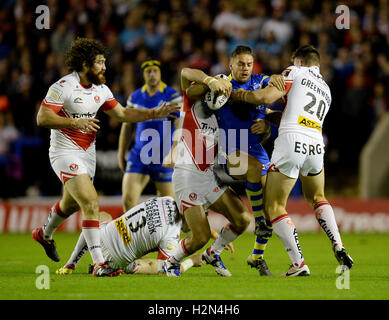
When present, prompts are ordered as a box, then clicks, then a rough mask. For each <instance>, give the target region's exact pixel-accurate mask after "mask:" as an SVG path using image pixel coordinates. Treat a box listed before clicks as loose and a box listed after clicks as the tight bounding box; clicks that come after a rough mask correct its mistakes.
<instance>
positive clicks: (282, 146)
mask: <svg viewBox="0 0 389 320" xmlns="http://www.w3.org/2000/svg"><path fill="white" fill-rule="evenodd" d="M291 60H292V63H293V65H292V66H290V67H288V68H286V69H285V70H284V71H283V73H282V74H283V76H284V78H285V82H286V90H285V91H284V92H278V94H277V91H278V90H277V89H276V88H269V90H272V93H273V94H275V96H277V95H278V97H282V96H283V95H285V94H287V96H286V100H287V103H286V106H285V109H284V112H283V115H282V118H281V122H280V126H279V135H278V137H277V139H276V140H275V143H274V150H273V153H272V157H271V161H270V162H271V164H270V168H269V172H268V177H267V182H266V186H265V199H264V200H265V201H264V205H265V212H266V213H267V214H268V215H269V217H270V219H271V223H272V225H273V228H274V231H275V232H276V234H277V235H278V237H279V238H280V239H281V241H282V243H283V244H284V247H285V249H286V251H287V252H288V254H289V257H290V260H291V261H292V265H291V267H290V268H289V269H288V270H287V271H286V272H285V273H284V274H283V275H284V276H289V277H290V276H308V275H310V271H309V268H308V266H307V265H306V263H305V260H304V257H303V254H302V250H301V247H300V244H299V240H298V234H297V230H296V227H295V225H294V224H293V221H292V219H291V218H290V217H289V216H288V214H287V212H286V203H287V200H288V197H289V194H290V192H291V190H292V188H293V186H294V184H295V183H296V180H297V178H298V177H300V180H301V183H302V189H303V194H304V197H305V199H306V200H307V201H308V202H309V204H310V205H312V207H313V209H314V211H315V214H316V219H317V221H318V223H319V224H320V226H321V227H322V229H323V230H324V231H325V233H326V235H327V236H328V238H329V239H330V241H331V245H332V249H333V252H334V254H335V257H336V259H337V260H338V262H339V263H340V264H341V265H343V266H346V267H347V268H349V269H350V268H351V267H352V266H353V263H354V262H353V260H352V258H351V257H350V255H349V254H348V252H347V251H346V249H345V248H344V246H343V242H342V239H341V236H340V233H339V230H338V226H337V224H336V220H335V215H334V211H333V209H332V206H331V205H330V203H329V202H328V200H327V199H326V197H325V193H324V180H325V179H324V162H323V159H324V152H325V150H324V143H323V136H322V127H323V122H324V119H325V117H326V115H327V113H328V111H329V108H330V105H331V91H330V88H329V87H328V85H327V83H326V82H325V81H324V79H323V76H322V75H321V74H320V55H319V52H318V51H317V50H316V49H315V48H314V47H313V46H311V45H305V46H302V47H299V48H298V49H297V50H296V51H295V52H294V53H293V55H292V59H291ZM240 94H242V96H241V98H242V99H243V100H244V101H246V102H249V103H255V102H256V101H258V100H259V99H261V95H263V94H264V92H260V90H259V91H257V92H245V93H240Z"/></svg>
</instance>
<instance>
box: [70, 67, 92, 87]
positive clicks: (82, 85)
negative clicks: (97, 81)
mask: <svg viewBox="0 0 389 320" xmlns="http://www.w3.org/2000/svg"><path fill="white" fill-rule="evenodd" d="M73 75H74V76H75V77H76V79H77V81H78V83H79V84H80V85H81V87H83V88H84V89H90V88H92V86H93V84H92V83H91V84H90V85H89V86H87V85H85V84H82V83H81V82H80V76H79V75H78V73H77V71H73Z"/></svg>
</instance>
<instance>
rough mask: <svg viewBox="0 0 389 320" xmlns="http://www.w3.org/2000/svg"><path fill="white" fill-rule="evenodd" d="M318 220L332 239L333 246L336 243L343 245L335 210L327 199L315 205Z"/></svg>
mask: <svg viewBox="0 0 389 320" xmlns="http://www.w3.org/2000/svg"><path fill="white" fill-rule="evenodd" d="M314 210H315V215H316V220H317V222H318V223H319V225H320V226H321V227H322V229H323V230H324V232H325V233H326V235H327V237H328V238H329V239H330V241H331V244H332V247H334V246H335V245H336V244H338V245H339V246H341V247H343V243H342V239H341V237H340V233H339V229H338V225H337V224H336V219H335V214H334V210H333V209H332V206H331V205H330V204H329V203H328V202H327V201H320V202H318V203H316V204H315V206H314Z"/></svg>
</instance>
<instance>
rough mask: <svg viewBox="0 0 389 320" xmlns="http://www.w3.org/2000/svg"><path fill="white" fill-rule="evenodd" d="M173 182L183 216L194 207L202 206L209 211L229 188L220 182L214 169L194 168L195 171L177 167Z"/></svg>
mask: <svg viewBox="0 0 389 320" xmlns="http://www.w3.org/2000/svg"><path fill="white" fill-rule="evenodd" d="M172 182H173V189H174V196H175V199H176V202H177V205H178V207H179V209H180V213H181V214H182V213H184V211H185V210H186V209H188V208H190V207H194V206H200V205H202V206H204V208H205V209H208V207H209V206H211V205H212V204H213V203H214V202H215V201H216V200H217V199H219V198H220V197H221V195H222V194H223V193H224V192H225V191H226V190H227V186H223V185H222V184H221V183H220V181H218V179H217V177H216V175H215V173H214V171H213V169H212V168H211V169H208V170H206V171H200V170H198V169H196V168H195V167H194V166H193V169H186V168H182V167H175V168H174V172H173V176H172Z"/></svg>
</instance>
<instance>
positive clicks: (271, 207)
mask: <svg viewBox="0 0 389 320" xmlns="http://www.w3.org/2000/svg"><path fill="white" fill-rule="evenodd" d="M264 209H265V213H266V215H267V216H268V217H269V218H270V219H271V220H272V219H274V218H276V217H278V216H279V215H281V214H284V213H285V208H283V206H281V205H280V204H278V203H277V202H270V201H267V202H265V206H264Z"/></svg>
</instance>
